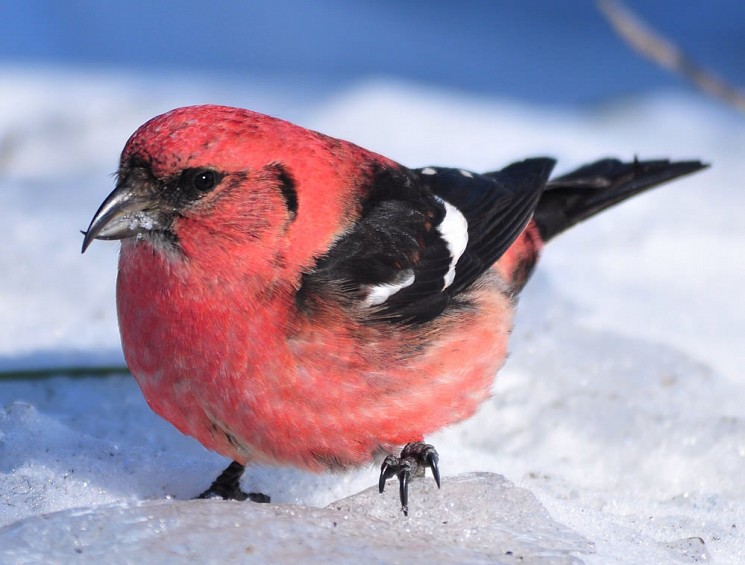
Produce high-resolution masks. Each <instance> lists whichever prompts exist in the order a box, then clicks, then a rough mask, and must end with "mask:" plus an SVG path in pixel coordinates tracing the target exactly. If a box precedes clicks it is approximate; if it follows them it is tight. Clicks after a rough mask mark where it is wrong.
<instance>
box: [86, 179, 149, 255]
mask: <svg viewBox="0 0 745 565" xmlns="http://www.w3.org/2000/svg"><path fill="white" fill-rule="evenodd" d="M127 180H128V179H125V180H124V181H122V182H119V183H118V184H117V186H116V188H115V189H114V191H113V192H112V193H111V194H109V195H108V196H107V197H106V200H104V201H103V204H101V206H100V207H99V208H98V211H97V212H96V214H95V215H94V216H93V219H92V220H91V223H90V225H89V226H88V229H87V230H86V231H84V232H82V233H83V235H84V236H85V237H84V239H83V250H82V252H83V253H85V250H86V249H88V246H89V245H90V244H91V243H92V242H93V240H94V239H109V240H111V239H126V238H128V237H134V236H136V235H138V234H142V233H145V232H148V231H151V230H154V229H158V228H160V227H162V226H163V214H162V212H161V211H160V210H159V209H158V206H157V205H156V203H155V202H154V201H153V198H152V194H151V193H150V194H148V192H149V191H146V190H141V189H139V190H138V189H137V188H136V187H134V186H132V183H130V182H127Z"/></svg>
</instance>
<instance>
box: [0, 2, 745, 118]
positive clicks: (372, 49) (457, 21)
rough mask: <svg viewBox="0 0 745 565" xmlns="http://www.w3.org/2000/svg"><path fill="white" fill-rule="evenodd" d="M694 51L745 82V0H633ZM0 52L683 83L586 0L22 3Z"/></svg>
mask: <svg viewBox="0 0 745 565" xmlns="http://www.w3.org/2000/svg"><path fill="white" fill-rule="evenodd" d="M627 4H628V6H629V7H630V8H632V9H633V10H635V11H636V12H637V13H638V14H639V15H640V16H641V17H643V18H644V19H646V20H647V21H648V22H649V23H650V24H651V25H652V26H653V27H655V28H656V29H658V30H659V31H660V32H662V33H663V34H665V35H667V36H668V37H670V38H672V39H674V40H675V41H676V42H678V44H679V45H680V46H682V47H683V48H684V49H685V50H686V52H688V53H689V54H690V55H691V56H692V57H693V58H694V59H696V60H698V61H700V62H701V63H702V64H704V65H705V66H707V67H709V68H711V69H712V70H714V71H716V72H717V73H719V74H721V75H722V76H724V77H727V78H728V80H729V81H730V82H733V83H735V84H745V65H743V64H742V61H743V60H745V34H744V33H742V26H743V21H745V3H743V2H736V1H733V0H708V1H706V2H683V3H681V2H680V0H656V1H655V2H647V1H644V0H631V1H629V2H628V3H627ZM0 19H1V20H0V21H2V22H3V33H2V34H1V35H0V63H5V64H13V65H19V66H28V65H47V66H49V65H51V66H75V67H78V68H87V69H106V70H112V69H117V70H128V71H135V72H138V73H148V74H151V75H162V74H163V73H166V74H167V73H174V72H175V73H193V72H195V71H196V72H201V73H207V74H213V75H214V74H218V75H222V76H226V77H231V78H234V79H235V78H240V79H255V78H258V77H262V78H271V79H282V80H292V81H295V82H296V83H297V84H298V86H299V87H300V88H303V86H302V85H304V84H309V85H313V86H319V85H322V86H325V87H329V86H330V85H337V86H338V85H340V84H345V83H350V82H354V81H358V80H360V79H365V78H369V77H387V78H398V79H402V80H406V81H410V82H411V81H413V82H419V83H422V84H425V85H429V86H436V87H439V88H444V89H448V90H455V91H461V92H470V93H476V94H481V95H488V96H501V97H511V98H515V99H519V100H522V101H527V102H538V103H542V104H586V103H596V102H602V101H605V100H608V99H609V98H616V97H619V96H624V95H629V94H633V93H638V92H641V91H649V90H655V89H670V88H678V87H681V84H682V83H681V80H680V79H679V78H676V77H675V76H671V75H669V74H667V73H665V72H664V71H662V70H660V69H658V68H657V67H655V66H653V65H652V64H650V63H648V62H645V61H643V60H641V59H640V58H639V57H638V56H637V55H635V54H634V53H632V52H631V51H630V50H629V49H628V47H627V46H625V45H624V44H623V43H622V42H621V41H620V40H619V39H618V38H617V37H616V35H615V34H614V33H613V32H612V31H611V29H610V27H609V25H608V24H607V23H606V22H605V21H604V19H603V18H602V16H601V15H600V13H599V12H598V10H597V9H596V7H595V4H594V2H592V1H590V0H574V1H570V2H556V1H554V0H525V1H523V2H506V1H501V2H500V1H496V0H469V1H467V2H459V3H454V2H452V1H448V0H409V1H406V2H395V1H393V0H357V1H355V2H347V1H345V0H317V1H314V2H303V1H301V0H272V1H256V0H254V1H242V2H236V1H232V0H216V1H213V2H203V1H198V0H184V1H173V0H166V1H162V2H149V1H148V0H130V1H128V2H97V1H94V0H28V1H23V2H21V1H15V2H14V1H9V2H3V3H2V6H0Z"/></svg>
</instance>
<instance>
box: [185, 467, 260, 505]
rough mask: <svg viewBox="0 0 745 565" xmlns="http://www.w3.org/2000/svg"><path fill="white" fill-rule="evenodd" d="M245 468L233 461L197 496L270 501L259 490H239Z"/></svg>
mask: <svg viewBox="0 0 745 565" xmlns="http://www.w3.org/2000/svg"><path fill="white" fill-rule="evenodd" d="M245 470H246V467H245V465H241V464H240V463H238V462H237V461H233V462H232V463H231V464H230V465H228V468H227V469H225V470H224V471H223V472H222V473H221V474H220V476H219V477H217V478H216V479H215V480H214V481H213V482H212V484H211V485H210V488H208V489H207V490H206V491H204V492H203V493H202V494H200V495H199V496H197V498H222V499H223V500H250V501H251V502H270V500H271V499H270V498H269V497H268V496H267V495H265V494H262V493H260V492H243V491H242V490H241V476H242V475H243V471H245Z"/></svg>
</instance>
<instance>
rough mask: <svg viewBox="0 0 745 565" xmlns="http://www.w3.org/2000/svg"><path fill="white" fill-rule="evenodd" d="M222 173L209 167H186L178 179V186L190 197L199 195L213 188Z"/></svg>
mask: <svg viewBox="0 0 745 565" xmlns="http://www.w3.org/2000/svg"><path fill="white" fill-rule="evenodd" d="M221 179H222V175H220V174H219V173H216V172H215V171H213V170H211V169H186V170H185V171H184V172H183V173H181V176H180V177H179V179H178V186H179V188H180V189H181V190H183V191H184V193H186V194H191V195H192V197H198V196H201V195H202V194H203V193H205V192H209V191H210V190H212V189H213V188H215V187H216V186H217V185H218V184H219V182H220V180H221Z"/></svg>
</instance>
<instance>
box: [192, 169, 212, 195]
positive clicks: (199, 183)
mask: <svg viewBox="0 0 745 565" xmlns="http://www.w3.org/2000/svg"><path fill="white" fill-rule="evenodd" d="M192 183H193V184H194V188H196V189H197V190H198V191H200V192H207V191H208V190H212V189H213V188H215V185H216V184H217V176H216V175H215V173H213V172H212V171H198V172H197V174H196V175H194V180H193V181H192Z"/></svg>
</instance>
